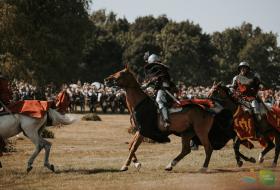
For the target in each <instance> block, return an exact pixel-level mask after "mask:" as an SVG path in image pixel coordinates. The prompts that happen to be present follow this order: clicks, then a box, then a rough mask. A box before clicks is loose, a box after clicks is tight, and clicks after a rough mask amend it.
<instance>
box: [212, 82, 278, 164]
mask: <svg viewBox="0 0 280 190" xmlns="http://www.w3.org/2000/svg"><path fill="white" fill-rule="evenodd" d="M209 97H210V98H213V99H215V100H217V101H219V102H220V103H221V104H222V105H223V106H224V107H225V108H227V109H229V110H231V112H232V114H233V115H234V117H235V114H234V113H237V110H238V108H239V107H240V105H241V104H240V102H238V101H237V99H236V98H235V97H234V96H233V95H232V93H231V92H230V89H229V88H227V87H225V86H222V85H221V83H218V84H214V85H213V86H212V89H211V91H210V93H209ZM263 107H264V108H265V109H266V111H268V109H267V108H266V107H265V105H264V104H263ZM248 114H249V113H248ZM251 117H252V116H251ZM235 119H237V118H234V120H235ZM252 120H253V121H256V120H254V119H253V118H252ZM254 123H255V125H258V128H259V132H260V133H261V138H262V139H263V140H264V141H265V144H266V147H265V148H264V150H263V151H262V152H261V153H260V155H259V163H262V162H263V161H264V156H265V155H266V153H268V152H269V151H270V150H271V149H273V148H274V147H275V145H274V143H273V141H272V139H271V136H274V137H275V143H276V147H275V155H274V160H273V162H272V167H276V166H277V160H278V157H279V153H280V133H279V131H278V130H276V129H275V127H273V126H272V125H271V124H270V123H269V122H268V120H267V116H263V117H262V119H261V121H259V122H254ZM247 139H250V140H259V138H257V139H256V138H247ZM240 142H241V140H240V139H237V141H236V142H235V145H234V149H235V151H238V152H239V146H240ZM236 156H237V160H240V157H238V156H239V155H238V154H237V155H236Z"/></svg>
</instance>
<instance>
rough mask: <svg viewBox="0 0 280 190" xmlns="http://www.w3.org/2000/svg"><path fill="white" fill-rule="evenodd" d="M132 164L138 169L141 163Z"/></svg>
mask: <svg viewBox="0 0 280 190" xmlns="http://www.w3.org/2000/svg"><path fill="white" fill-rule="evenodd" d="M134 166H135V168H136V169H137V170H138V171H139V170H140V168H141V163H138V162H137V163H135V164H134Z"/></svg>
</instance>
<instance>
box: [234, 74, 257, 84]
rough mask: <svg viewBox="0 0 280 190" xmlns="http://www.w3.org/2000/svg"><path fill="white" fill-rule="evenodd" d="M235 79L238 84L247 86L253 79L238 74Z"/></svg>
mask: <svg viewBox="0 0 280 190" xmlns="http://www.w3.org/2000/svg"><path fill="white" fill-rule="evenodd" d="M236 80H237V82H238V83H239V84H241V85H245V86H248V85H250V84H252V82H253V80H254V79H253V78H248V77H246V76H242V75H238V76H237V79H236Z"/></svg>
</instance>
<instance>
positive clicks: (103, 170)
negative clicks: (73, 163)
mask: <svg viewBox="0 0 280 190" xmlns="http://www.w3.org/2000/svg"><path fill="white" fill-rule="evenodd" d="M118 172H121V171H120V170H118V169H113V168H108V169H106V168H94V169H85V168H69V169H62V170H56V171H55V173H56V174H63V173H64V174H65V173H79V174H98V173H118Z"/></svg>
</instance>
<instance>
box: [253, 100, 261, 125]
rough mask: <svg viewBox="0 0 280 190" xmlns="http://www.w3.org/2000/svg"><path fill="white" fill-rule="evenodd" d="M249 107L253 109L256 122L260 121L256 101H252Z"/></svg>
mask: <svg viewBox="0 0 280 190" xmlns="http://www.w3.org/2000/svg"><path fill="white" fill-rule="evenodd" d="M251 106H252V109H253V112H254V114H255V116H256V119H257V121H261V120H262V116H261V111H260V104H259V102H258V101H257V100H253V101H252V102H251Z"/></svg>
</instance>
